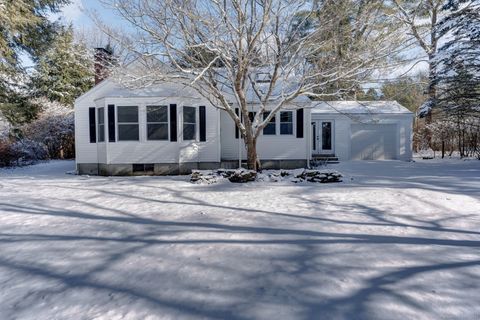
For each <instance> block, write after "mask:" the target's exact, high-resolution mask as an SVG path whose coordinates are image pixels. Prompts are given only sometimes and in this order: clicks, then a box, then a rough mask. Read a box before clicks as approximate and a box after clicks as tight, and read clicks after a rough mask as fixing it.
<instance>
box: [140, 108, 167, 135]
mask: <svg viewBox="0 0 480 320" xmlns="http://www.w3.org/2000/svg"><path fill="white" fill-rule="evenodd" d="M149 107H150V108H155V107H165V108H166V109H167V121H166V122H158V121H154V122H149V121H148V109H149ZM149 124H166V125H167V138H166V139H150V138H149V137H148V125H149ZM145 140H146V141H153V142H156V141H170V105H146V106H145Z"/></svg>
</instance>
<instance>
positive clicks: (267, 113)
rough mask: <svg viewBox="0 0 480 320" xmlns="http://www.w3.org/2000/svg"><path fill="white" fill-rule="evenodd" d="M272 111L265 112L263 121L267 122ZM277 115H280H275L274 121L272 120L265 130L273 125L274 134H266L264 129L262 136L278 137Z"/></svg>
mask: <svg viewBox="0 0 480 320" xmlns="http://www.w3.org/2000/svg"><path fill="white" fill-rule="evenodd" d="M270 112H271V111H264V112H263V120H265V119H266V118H267V117H268V115H269V114H270ZM277 114H278V113H275V114H274V115H273V117H272V119H270V121H269V122H268V123H267V125H266V126H265V128H267V127H268V125H273V127H274V128H275V132H274V133H265V128H263V129H262V135H264V136H276V135H277Z"/></svg>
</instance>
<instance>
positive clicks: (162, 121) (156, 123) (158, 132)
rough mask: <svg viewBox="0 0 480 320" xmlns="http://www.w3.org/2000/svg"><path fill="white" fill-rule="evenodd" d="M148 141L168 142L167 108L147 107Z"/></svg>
mask: <svg viewBox="0 0 480 320" xmlns="http://www.w3.org/2000/svg"><path fill="white" fill-rule="evenodd" d="M147 140H168V108H167V106H147Z"/></svg>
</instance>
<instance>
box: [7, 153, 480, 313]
mask: <svg viewBox="0 0 480 320" xmlns="http://www.w3.org/2000/svg"><path fill="white" fill-rule="evenodd" d="M332 168H334V169H336V170H338V171H340V172H342V173H344V174H345V175H346V179H345V182H344V183H340V184H328V185H326V184H312V183H304V184H293V183H291V182H279V183H274V182H271V183H270V182H269V183H250V184H231V183H221V184H214V185H195V184H191V183H189V182H187V178H186V177H132V178H131V177H119V178H113V177H82V176H72V175H65V174H64V173H65V171H68V170H72V169H73V162H69V161H66V162H61V161H57V162H51V163H47V164H40V165H36V166H32V167H26V168H20V169H15V170H6V169H3V170H0V319H2V320H3V319H177V318H181V319H197V318H203V319H205V318H208V319H272V320H275V319H479V318H480V161H474V160H472V161H454V160H445V161H441V160H431V161H419V162H416V163H408V162H396V161H385V162H352V163H341V164H339V165H336V166H332Z"/></svg>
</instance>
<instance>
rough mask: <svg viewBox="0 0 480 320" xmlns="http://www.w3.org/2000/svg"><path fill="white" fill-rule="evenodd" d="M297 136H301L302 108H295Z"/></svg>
mask: <svg viewBox="0 0 480 320" xmlns="http://www.w3.org/2000/svg"><path fill="white" fill-rule="evenodd" d="M297 138H303V109H297Z"/></svg>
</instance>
